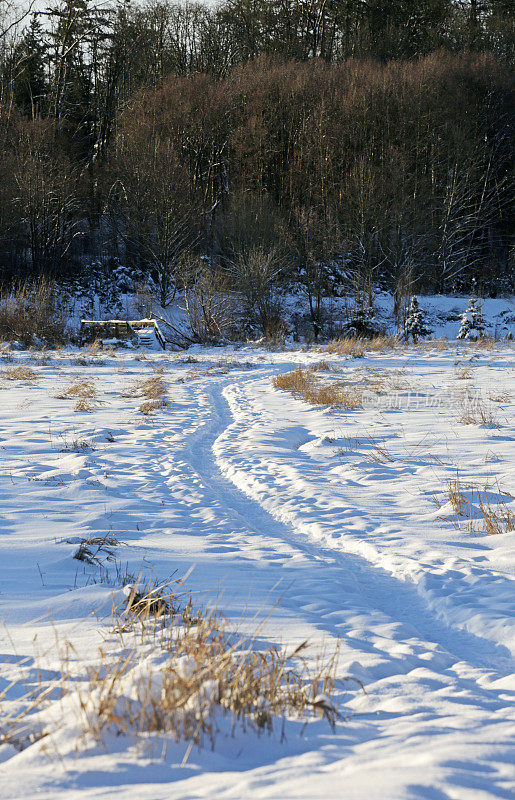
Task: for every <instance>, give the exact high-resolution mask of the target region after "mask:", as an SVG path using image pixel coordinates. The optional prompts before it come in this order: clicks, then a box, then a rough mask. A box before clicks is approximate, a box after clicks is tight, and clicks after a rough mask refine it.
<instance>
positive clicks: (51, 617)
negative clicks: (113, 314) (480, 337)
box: [0, 342, 515, 800]
mask: <svg viewBox="0 0 515 800" xmlns="http://www.w3.org/2000/svg"><path fill="white" fill-rule="evenodd" d="M355 355H360V354H359V353H354V354H352V353H343V354H341V353H338V352H337V349H335V348H332V349H329V350H325V351H323V352H320V351H318V350H315V349H311V350H300V349H299V350H290V351H285V352H267V351H265V350H260V349H253V348H251V347H243V348H226V349H220V348H216V349H201V348H198V349H193V350H192V351H191V352H190V353H189V354H188V357H186V358H185V356H184V355H182V354H171V353H165V354H149V355H147V356H143V355H142V354H138V353H129V352H126V351H123V350H119V351H116V352H112V353H100V354H90V353H88V352H81V353H77V352H72V351H63V352H61V353H56V352H55V353H54V352H51V353H46V354H44V355H43V356H41V355H37V354H31V353H28V352H26V351H20V352H14V353H10V354H9V359H10V360H9V361H6V363H5V364H3V365H2V366H0V404H1V405H0V408H1V415H0V459H1V472H0V498H1V501H0V534H1V536H0V548H1V552H0V558H1V564H2V571H1V575H0V580H1V584H0V591H1V594H0V608H1V615H2V619H3V623H4V624H3V628H2V631H1V636H2V645H1V648H0V654H1V655H0V676H1V683H0V692H3V693H4V697H3V700H2V704H3V707H4V709H8V710H9V711H12V710H14V709H15V708H16V707H17V706H21V705H23V703H27V698H29V699H30V695H31V692H34V691H36V690H37V689H38V687H40V686H41V685H42V683H43V684H44V683H45V681H46V682H47V683H48V685H53V684H55V678H56V676H58V675H59V670H60V669H61V666H62V664H63V659H67V660H68V661H69V662H70V663H73V665H74V670H75V672H76V674H78V675H80V674H84V675H86V674H87V673H88V671H89V673H90V674H91V671H92V670H93V671H94V670H95V669H97V668H98V649H99V647H103V648H104V652H105V655H106V659H108V658H116V657H117V655H118V653H117V648H118V644H115V642H118V639H117V638H115V639H112V638H111V635H110V631H111V630H112V629H111V627H110V626H111V606H112V601H113V597H114V598H115V599H116V597H119V596H120V589H121V586H122V584H123V583H124V582H125V581H127V580H128V576H129V575H138V574H139V575H141V578H140V580H141V581H152V580H154V579H156V578H158V577H159V578H163V579H164V578H166V577H167V576H170V575H173V574H175V575H183V574H184V573H186V572H187V571H188V570H189V569H190V568H191V567H192V566H194V569H193V571H192V573H191V574H190V575H189V577H188V580H187V590H188V592H191V593H192V596H193V598H194V600H195V603H198V604H203V603H209V602H214V601H215V599H216V602H217V603H218V605H219V607H220V608H222V609H223V611H224V612H225V614H226V615H227V617H228V619H229V621H230V623H232V625H233V626H234V627H235V628H238V627H239V628H241V627H242V626H243V627H245V625H246V624H247V623H246V622H244V621H242V620H249V619H252V618H253V617H254V616H255V615H257V618H258V619H260V620H261V623H260V631H259V635H260V637H262V639H263V641H266V642H269V643H278V644H280V645H283V646H284V647H286V648H287V650H289V651H290V652H291V651H292V650H293V649H294V648H295V647H296V646H298V645H299V644H300V643H301V642H303V641H304V640H306V639H308V640H309V641H310V643H311V649H312V652H313V653H317V652H320V651H321V650H325V652H332V651H333V650H334V648H335V647H336V644H337V641H338V639H339V640H340V643H339V647H340V654H341V655H340V659H339V662H338V663H339V666H338V675H337V677H340V678H344V677H345V676H346V675H351V676H353V677H354V678H356V679H358V680H360V681H362V682H363V684H364V685H365V688H366V694H364V693H363V692H361V691H358V692H356V691H354V689H352V690H350V688H349V690H348V691H346V692H343V693H342V695H341V697H340V703H341V707H340V711H342V712H343V714H342V718H341V719H338V720H337V721H336V724H335V728H334V730H332V729H331V728H330V727H329V726H328V725H327V724H326V723H325V721H324V720H323V719H319V720H318V721H314V722H313V723H310V724H309V725H308V726H307V727H306V729H305V730H304V731H303V725H302V723H301V722H297V721H295V720H293V719H291V720H290V721H287V722H286V724H285V728H284V736H283V737H282V736H281V729H278V730H276V731H275V733H272V735H271V736H268V735H261V736H259V737H258V735H257V731H256V730H255V729H252V727H250V728H248V729H247V730H246V731H242V730H240V729H238V730H236V731H234V732H233V731H232V729H231V725H230V724H229V723H228V722H227V720H226V719H225V718H220V719H219V720H217V722H218V726H219V728H220V730H219V732H218V734H217V736H216V737H215V740H214V750H211V749H210V747H209V746H207V747H206V746H204V747H200V748H198V747H196V746H195V747H193V749H192V750H191V752H190V753H189V757H188V760H187V762H184V756H185V752H186V749H187V743H185V742H182V741H180V742H175V740H173V739H172V740H170V741H169V742H167V746H166V747H163V746H162V743H161V745H160V747H159V749H158V750H157V749H156V746H155V743H152V748H151V749H150V750H149V749H148V748H145V747H141V742H137V741H135V740H134V741H133V740H131V739H130V737H129V738H128V737H126V736H116V735H112V736H107V737H105V739H104V741H103V744H102V743H100V744H94V743H90V744H89V745H88V746H87V747H86V748H84V747H83V746H81V747H78V740H79V738H80V736H79V735H80V731H78V730H77V729H76V728H75V727H74V724H73V720H74V716H73V714H74V709H73V702H72V701H71V700H70V708H69V711H68V717H67V715H66V714H64V715H61V716H64V720H63V719H61V720H59V722H60V723H61V728H60V731H61V732H60V734H59V735H56V738H55V740H54V741H53V742H52V746H50V744H49V741H48V737H46V739H47V740H46V741H45V738H43V739H40V740H37V741H34V742H33V743H32V744H31V743H30V740H28V741H25V742H24V744H25V745H28V746H25V747H24V749H21V750H20V749H19V748H17V747H16V746H14V745H13V744H4V745H3V746H1V747H0V759H1V761H2V763H1V764H0V778H1V781H2V786H3V788H2V796H3V797H5V798H22V797H23V798H29V797H34V796H38V797H44V798H52V799H53V798H57V800H64V798H66V800H72V799H73V798H76V797H81V798H85V797H87V798H93V797H95V798H107V797H111V796H113V797H114V796H116V797H117V798H122V800H124V799H125V798H126V799H127V800H128V798H129V797H133V796H134V792H135V791H137V793H138V796H139V797H143V798H149V799H150V798H152V800H154V799H156V798H163V800H164V798H166V800H169V798H184V797H195V798H201V797H202V798H207V797H209V798H221V797H224V798H229V797H231V798H244V797H245V798H247V797H268V798H278V797H281V798H292V799H293V798H300V797H305V798H308V797H309V798H316V797H332V796H334V797H339V796H344V797H346V798H350V799H351V800H352V798H361V797H365V796H367V797H376V796H378V787H380V793H381V796H382V797H384V798H392V800H393V798H395V799H396V800H398V798H424V799H426V798H429V799H430V800H441V798H460V799H461V798H481V797H501V798H506V797H508V796H509V795H510V792H512V791H513V789H514V788H515V784H514V782H513V775H512V769H511V764H512V762H513V755H514V754H513V747H512V742H513V734H514V731H515V715H514V714H513V702H512V701H513V690H514V688H515V686H514V682H513V677H512V675H513V651H514V649H515V621H514V619H513V559H512V555H513V542H514V541H515V540H514V538H513V537H514V533H513V531H512V530H511V527H510V526H511V522H510V520H511V519H512V516H510V514H511V515H512V514H513V512H514V511H515V508H514V506H515V501H513V498H512V496H511V494H512V493H513V489H514V481H513V478H514V464H515V459H514V456H515V445H514V441H515V440H514V437H513V411H514V405H515V404H514V402H513V401H514V398H513V396H512V392H513V376H514V369H515V353H514V351H513V349H510V346H509V345H495V344H494V345H491V346H490V347H488V348H483V347H478V346H477V345H475V344H471V343H467V342H465V343H463V344H462V343H458V344H456V343H454V344H448V345H445V344H439V345H438V346H426V345H424V346H421V347H414V346H410V347H404V346H402V347H397V348H396V349H395V350H392V349H384V350H379V351H377V352H372V353H365V354H364V356H363V357H361V358H355V357H353V356H355ZM193 358H194V359H196V363H192V362H193ZM297 367H301V368H302V369H303V370H304V371H305V373H306V374H309V375H313V376H315V377H316V384H317V387H319V388H320V387H331V386H332V387H334V386H336V387H340V389H341V390H342V391H343V390H347V391H349V392H353V393H354V394H355V395H356V396H358V397H359V402H357V403H356V404H354V405H353V406H352V408H351V407H349V406H345V404H344V405H343V407H340V408H333V409H330V408H328V407H324V406H319V405H317V404H316V403H317V402H320V396H317V395H314V396H313V397H312V398H311V399H312V400H314V402H315V404H313V402H306V401H305V400H306V398H305V399H303V398H302V397H301V396H298V395H297V394H296V393H295V392H293V393H292V392H291V391H289V390H288V387H287V386H285V387H284V388H275V387H274V385H273V379H274V378H276V377H277V376H279V375H283V374H284V373H289V372H292V371H293V370H294V369H296V368H297ZM313 368H314V369H313ZM156 369H157V372H156ZM13 370H18V371H14V372H13ZM156 376H157V379H158V382H159V387H158V389H159V391H158V394H159V398H162V397H164V396H165V397H166V400H167V404H166V405H160V404H157V405H156V406H155V407H154V408H152V409H149V413H147V414H144V413H142V411H141V410H140V407H141V404H142V397H144V398H145V397H146V395H145V394H144V393H143V395H142V392H143V389H142V388H141V387H143V386H145V385H146V386H147V387H148V386H150V385H151V384H152V381H154V383H153V384H152V385H153V387H154V389H155V381H156ZM145 381H150V383H146V384H145ZM276 383H278V386H281V382H280V381H279V382H277V381H276ZM73 386H75V387H77V386H79V387H81V386H82V387H85V389H84V392H83V393H82V394H80V393H79V394H78V395H77V394H76V392H73V391H72V392H70V387H73ZM154 389H153V390H152V391H154ZM285 389H287V390H286V391H285ZM86 390H87V391H86ZM149 391H150V390H149ZM333 391H334V390H333ZM59 396H61V397H59ZM159 398H157V399H159ZM81 399H82V400H85V401H88V402H87V403H86V402H85V403H84V405H79V408H77V405H78V400H81ZM150 399H156V398H150ZM307 399H310V398H309V397H308V398H307ZM322 399H323V397H322ZM457 481H458V483H457ZM489 514H497V515H498V517H499V518H502V519H505V520H507V522H506V524H503V526H502V527H501V528H500V529H499V530H500V532H499V533H496V534H494V535H492V534H491V533H489V532H488V531H489V530H490V529H489V527H488V524H487V519H486V517H488V515H489ZM104 539H105V542H106V548H107V550H106V552H105V553H104V556H105V557H104V556H103V554H102V552H98V553H97V555H98V558H95V559H93V563H88V561H87V559H86V560H82V561H78V560H77V559H74V558H73V556H74V554H76V553H77V550H78V547H79V546H80V543H81V542H82V541H83V540H87V541H90V542H102V541H103V540H104ZM117 543H118V544H117ZM92 546H94V545H92ZM108 556H109V560H108ZM111 556H112V558H111ZM98 561H100V562H101V563H100V564H99V563H98ZM93 612H96V613H93ZM122 635H124V634H123V633H122ZM65 642H69V643H70V647H69V648H68V649H67V650H65V648H64V643H65ZM145 646H146V647H147V650H146V651H145V657H146V658H147V659H148V658H149V652H148V642H147V644H146V645H145ZM313 658H314V656H313ZM148 663H149V662H148V661H145V662H144V661H143V660H142V668H143V666H144V665H145V664H148ZM20 676H21V677H22V679H23V680H20ZM54 701H56V702H54ZM63 702H64V701H63ZM58 707H59V706H58V703H57V698H56V697H49V703H48V708H47V711H46V712H45V710H43V711H42V712H41V714H42V720H43V717H44V714H45V713H47V714H48V720H49V721H51V718H52V714H55V713H56V709H57V708H58ZM61 708H62V706H61ZM52 709H53V711H52ZM43 721H44V720H43ZM301 732H302V733H303V735H302V736H301V735H299V734H300V733H301ZM56 752H58V753H59V757H58V756H56ZM76 752H80V753H81V754H80V755H79V756H76ZM136 784H137V786H136Z"/></svg>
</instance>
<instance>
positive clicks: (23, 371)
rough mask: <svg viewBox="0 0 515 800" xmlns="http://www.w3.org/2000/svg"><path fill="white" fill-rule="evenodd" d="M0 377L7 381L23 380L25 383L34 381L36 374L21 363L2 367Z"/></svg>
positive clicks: (36, 377)
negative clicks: (6, 367)
mask: <svg viewBox="0 0 515 800" xmlns="http://www.w3.org/2000/svg"><path fill="white" fill-rule="evenodd" d="M1 377H2V378H5V379H6V380H8V381H25V382H27V383H34V381H36V380H37V379H38V375H37V373H36V372H34V370H33V369H31V368H30V367H25V366H23V365H22V364H20V365H18V366H16V367H9V368H8V369H4V371H3V372H2V374H1Z"/></svg>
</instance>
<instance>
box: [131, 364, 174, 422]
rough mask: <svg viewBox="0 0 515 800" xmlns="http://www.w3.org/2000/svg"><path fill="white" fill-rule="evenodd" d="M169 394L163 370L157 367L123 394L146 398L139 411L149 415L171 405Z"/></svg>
mask: <svg viewBox="0 0 515 800" xmlns="http://www.w3.org/2000/svg"><path fill="white" fill-rule="evenodd" d="M167 395H168V388H167V385H166V383H165V381H164V378H163V372H162V370H159V369H156V370H155V371H154V373H153V374H152V375H150V376H149V377H148V378H145V379H144V380H142V381H137V382H136V383H135V384H134V385H133V386H131V387H129V388H128V389H126V390H125V391H124V392H123V395H122V396H123V397H142V398H144V400H143V402H142V403H141V405H140V406H139V411H140V412H141V413H142V414H145V415H149V414H152V413H153V412H154V411H158V410H159V409H164V408H167V407H168V406H169V405H170V401H169V399H168V397H167Z"/></svg>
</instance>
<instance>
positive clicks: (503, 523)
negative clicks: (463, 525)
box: [477, 489, 515, 536]
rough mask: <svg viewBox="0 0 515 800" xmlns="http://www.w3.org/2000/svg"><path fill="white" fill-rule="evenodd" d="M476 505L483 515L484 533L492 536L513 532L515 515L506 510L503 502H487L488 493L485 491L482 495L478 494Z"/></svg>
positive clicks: (506, 507)
mask: <svg viewBox="0 0 515 800" xmlns="http://www.w3.org/2000/svg"><path fill="white" fill-rule="evenodd" d="M477 504H478V506H479V509H480V511H481V514H482V515H483V524H484V531H485V533H488V534H490V535H491V536H494V535H497V534H500V533H508V531H513V530H515V514H514V513H513V511H512V510H511V509H510V508H508V505H507V503H506V501H505V500H501V502H499V503H491V502H490V501H489V500H488V491H487V490H486V489H485V492H484V495H481V493H480V492H478V497H477Z"/></svg>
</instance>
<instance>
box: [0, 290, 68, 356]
mask: <svg viewBox="0 0 515 800" xmlns="http://www.w3.org/2000/svg"><path fill="white" fill-rule="evenodd" d="M68 316H69V315H68V307H67V301H66V298H63V294H62V292H60V291H58V290H57V287H56V286H55V284H54V283H52V282H50V281H48V280H45V279H41V280H40V281H39V283H35V284H29V283H19V284H15V285H12V286H10V287H0V340H6V341H13V340H17V341H20V342H22V343H23V344H24V345H25V346H26V347H29V346H30V345H35V344H38V343H40V342H44V343H45V344H48V345H60V344H64V343H65V342H66V340H67V332H66V328H67V320H68Z"/></svg>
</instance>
